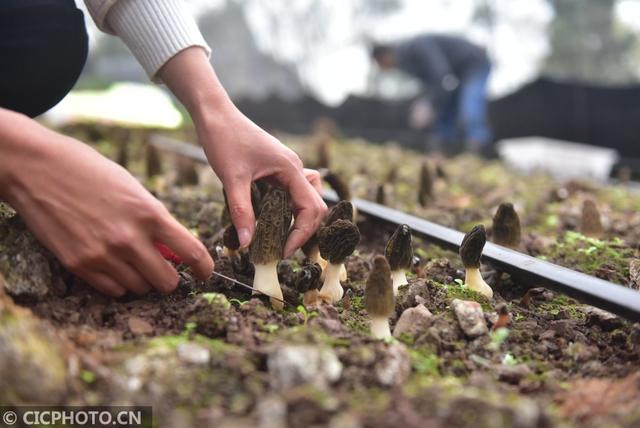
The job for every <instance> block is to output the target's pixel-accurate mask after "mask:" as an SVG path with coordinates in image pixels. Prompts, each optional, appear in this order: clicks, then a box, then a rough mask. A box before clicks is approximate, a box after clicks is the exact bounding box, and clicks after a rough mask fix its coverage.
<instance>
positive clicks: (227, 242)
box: [222, 224, 240, 251]
mask: <svg viewBox="0 0 640 428" xmlns="http://www.w3.org/2000/svg"><path fill="white" fill-rule="evenodd" d="M222 244H223V245H224V246H225V247H227V248H228V249H230V250H232V251H236V250H238V249H239V248H240V241H239V240H238V232H237V231H236V227H235V226H234V225H233V224H230V225H229V226H227V228H226V229H225V230H224V233H223V234H222Z"/></svg>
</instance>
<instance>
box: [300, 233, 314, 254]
mask: <svg viewBox="0 0 640 428" xmlns="http://www.w3.org/2000/svg"><path fill="white" fill-rule="evenodd" d="M317 248H318V232H316V233H314V234H313V235H311V237H310V238H309V239H308V240H307V242H305V243H304V244H302V247H300V249H301V250H302V252H303V253H304V255H305V256H307V257H311V256H313V252H314V251H317Z"/></svg>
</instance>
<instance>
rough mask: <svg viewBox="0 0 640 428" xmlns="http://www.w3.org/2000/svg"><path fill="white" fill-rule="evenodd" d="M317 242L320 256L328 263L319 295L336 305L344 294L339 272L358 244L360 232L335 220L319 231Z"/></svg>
mask: <svg viewBox="0 0 640 428" xmlns="http://www.w3.org/2000/svg"><path fill="white" fill-rule="evenodd" d="M318 241H319V247H320V255H321V256H322V257H323V258H325V259H326V260H328V262H329V263H327V268H326V269H325V271H324V274H325V275H324V283H323V285H322V289H321V290H320V293H321V294H323V295H325V296H327V297H329V299H330V301H331V303H336V302H338V301H340V299H342V295H343V294H344V290H343V289H342V285H341V284H340V270H341V269H342V264H343V263H344V261H345V259H346V258H347V257H348V256H349V255H350V254H351V253H353V251H354V250H355V249H356V246H357V245H358V243H359V242H360V231H359V230H358V228H357V227H356V225H355V224H353V223H351V222H350V221H347V220H336V221H335V222H333V223H332V224H330V225H328V226H325V227H323V228H322V229H320V231H319V232H318Z"/></svg>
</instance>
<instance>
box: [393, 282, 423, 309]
mask: <svg viewBox="0 0 640 428" xmlns="http://www.w3.org/2000/svg"><path fill="white" fill-rule="evenodd" d="M428 301H429V287H427V284H426V282H425V280H423V279H417V280H415V281H412V282H411V283H410V284H409V286H408V287H402V288H401V289H399V290H398V297H397V302H398V306H399V307H400V308H401V309H407V308H412V307H414V306H415V305H416V304H425V303H427V302H428Z"/></svg>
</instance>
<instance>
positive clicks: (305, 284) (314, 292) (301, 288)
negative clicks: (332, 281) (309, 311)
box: [294, 259, 322, 308]
mask: <svg viewBox="0 0 640 428" xmlns="http://www.w3.org/2000/svg"><path fill="white" fill-rule="evenodd" d="M321 273H322V268H321V267H320V265H319V264H318V263H314V262H313V261H311V260H309V259H306V260H305V263H304V265H303V266H302V269H300V270H299V271H298V273H297V274H296V278H295V281H294V285H295V288H296V291H297V292H298V293H303V297H302V304H303V305H304V307H305V308H309V307H312V306H317V305H318V304H320V303H322V302H321V299H320V298H319V293H320V290H319V289H320V285H321V282H320V274H321Z"/></svg>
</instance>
